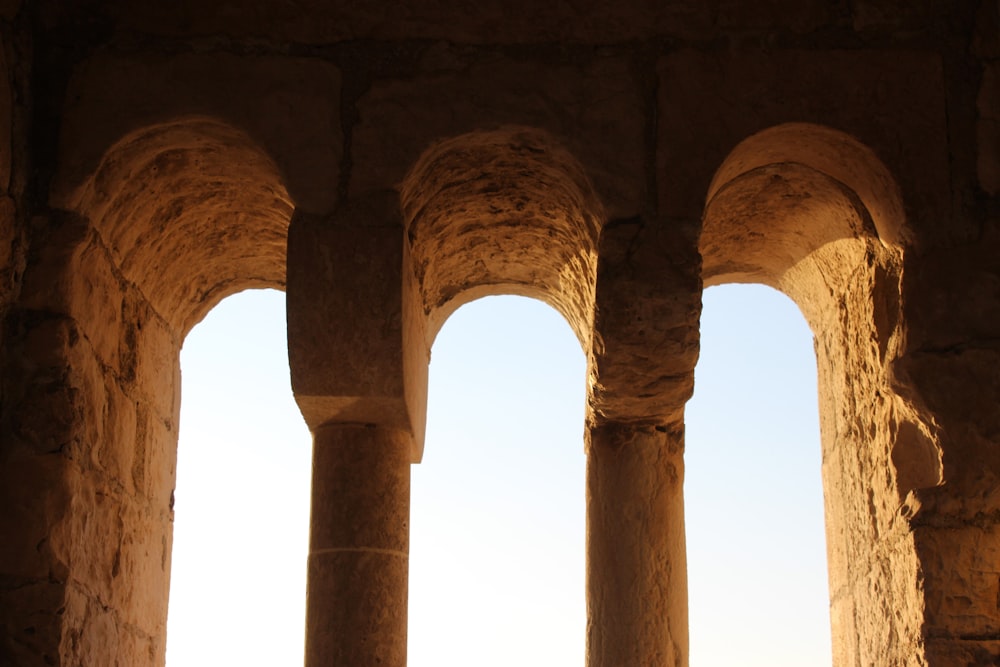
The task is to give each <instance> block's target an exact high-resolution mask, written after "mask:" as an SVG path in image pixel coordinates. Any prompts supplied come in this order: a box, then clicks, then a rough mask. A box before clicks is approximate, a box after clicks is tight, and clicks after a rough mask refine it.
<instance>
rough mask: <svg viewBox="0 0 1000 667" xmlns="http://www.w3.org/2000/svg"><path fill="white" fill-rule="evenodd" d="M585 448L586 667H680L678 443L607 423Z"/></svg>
mask: <svg viewBox="0 0 1000 667" xmlns="http://www.w3.org/2000/svg"><path fill="white" fill-rule="evenodd" d="M589 438H590V442H589V443H588V445H587V516H588V528H587V553H588V559H587V591H588V593H587V617H588V619H589V622H588V624H587V664H588V665H594V666H597V667H611V666H612V665H642V664H646V665H656V666H657V667H659V666H661V665H662V666H663V667H666V666H667V665H686V664H687V661H688V637H687V557H686V554H685V542H684V498H683V486H684V461H683V433H682V432H681V431H678V430H673V429H667V428H664V427H662V426H657V427H653V426H646V425H642V426H634V425H626V424H617V423H608V424H603V425H601V426H598V427H596V428H594V429H592V430H591V432H590V435H589Z"/></svg>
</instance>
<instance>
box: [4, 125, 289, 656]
mask: <svg viewBox="0 0 1000 667" xmlns="http://www.w3.org/2000/svg"><path fill="white" fill-rule="evenodd" d="M56 197H57V198H54V200H53V202H52V203H53V208H52V209H51V213H50V220H49V222H48V230H47V234H48V238H47V249H46V251H45V252H44V253H41V254H39V255H38V256H37V257H36V258H35V259H34V260H33V261H32V262H31V263H30V264H29V266H28V269H27V270H26V273H25V291H24V298H23V300H22V304H23V308H24V311H23V315H22V323H23V324H22V326H23V327H24V328H25V332H24V334H23V338H24V340H25V341H26V343H25V344H26V345H31V346H42V348H43V349H47V350H48V351H49V352H48V353H47V356H46V363H47V364H48V366H46V365H45V364H42V365H36V366H35V367H32V368H25V369H23V370H22V372H23V373H25V374H26V377H25V378H22V380H23V382H24V384H25V386H28V387H32V386H36V387H39V391H38V392H34V393H32V392H27V393H26V394H25V395H23V396H18V397H16V399H15V400H16V401H18V402H19V403H20V405H21V407H20V410H21V411H22V412H23V413H24V414H27V415H30V414H35V413H38V414H44V415H47V420H46V421H45V423H42V422H40V421H38V420H35V422H34V423H29V422H27V421H24V420H22V421H21V422H19V423H17V424H14V425H13V428H12V433H13V437H14V438H15V439H16V440H17V441H18V442H20V443H21V449H20V450H19V451H24V452H34V454H30V455H28V454H25V456H24V458H23V460H21V461H19V463H18V464H17V466H13V467H12V468H11V469H12V470H19V469H20V470H24V471H27V472H25V475H28V478H29V479H34V480H36V481H37V480H38V478H39V476H41V478H43V479H44V480H45V481H44V482H42V483H41V484H42V485H43V486H44V487H45V488H48V489H51V495H50V497H49V499H48V501H47V503H45V504H44V508H35V507H30V506H25V507H23V508H15V509H13V510H12V511H13V512H16V513H19V514H20V515H23V517H22V518H23V520H24V521H25V524H26V525H32V524H37V529H36V530H38V531H40V534H41V535H48V537H47V538H45V539H42V540H40V541H36V543H38V544H40V547H39V549H38V553H37V554H29V555H26V558H27V557H28V556H31V558H32V561H37V563H35V564H34V565H32V568H34V569H38V568H41V571H46V570H47V571H48V572H49V573H51V574H50V575H49V579H48V583H47V584H46V585H47V586H48V588H49V589H51V590H49V592H48V593H47V594H48V595H51V596H53V597H54V598H57V599H59V600H60V604H59V605H56V606H57V607H58V608H59V609H61V610H62V611H60V613H59V614H55V615H53V616H52V617H51V618H45V619H40V620H39V622H38V625H37V627H38V632H39V635H40V636H45V637H46V641H48V642H49V646H58V652H59V655H58V656H55V655H50V656H49V657H51V659H52V660H54V661H56V662H59V664H126V663H128V664H133V663H135V662H136V661H139V662H143V663H144V664H145V663H146V662H147V661H148V663H149V664H162V663H163V654H164V648H165V643H164V638H165V622H166V611H167V592H168V586H169V572H170V567H169V565H170V548H171V540H172V521H173V510H172V505H173V503H172V494H173V488H174V474H175V462H176V445H177V427H178V418H179V407H180V401H179V398H180V397H179V390H180V369H179V351H180V347H181V343H182V341H183V339H184V335H185V334H186V333H187V332H188V330H189V329H190V328H191V327H192V326H193V325H194V324H195V323H196V322H197V321H198V320H199V319H200V318H201V317H202V316H203V315H204V314H205V313H206V312H207V311H208V310H209V309H211V307H212V306H214V305H215V304H216V303H217V302H218V301H220V300H221V299H222V298H224V297H225V296H228V295H229V294H232V293H234V292H236V291H239V290H242V289H246V288H249V287H264V286H267V287H276V288H283V287H284V284H285V244H286V231H287V228H288V225H289V219H290V217H291V213H292V203H291V200H290V197H289V195H288V193H287V191H286V189H285V187H284V185H283V182H282V179H281V177H280V175H279V172H278V170H277V168H276V167H275V164H274V162H273V160H271V159H270V157H269V156H268V154H267V153H266V152H265V151H263V150H262V149H261V148H259V147H258V145H257V144H256V143H255V142H254V141H253V140H252V139H251V138H250V137H249V136H248V135H247V134H246V133H244V132H242V131H241V130H239V129H237V128H235V127H233V126H232V125H228V124H226V123H223V122H220V121H217V120H214V119H212V118H208V117H185V118H178V119H175V120H171V121H165V122H162V123H157V124H153V125H149V126H147V127H144V128H141V129H138V130H135V131H133V132H130V133H128V134H126V135H125V136H123V137H122V138H121V139H119V140H118V141H117V142H115V143H114V144H113V145H112V146H111V147H110V148H109V149H108V150H107V151H106V153H105V154H104V156H103V157H102V159H101V160H100V162H99V164H98V166H97V167H96V168H95V170H94V171H93V172H92V173H91V174H90V175H89V176H88V177H87V178H86V179H83V180H82V181H81V183H80V185H79V187H77V188H75V189H73V190H72V191H70V192H68V193H67V192H63V193H62V194H61V195H57V196H56ZM42 388H44V391H43V390H42ZM47 395H51V396H57V397H58V401H56V402H55V403H53V402H52V400H51V398H47ZM52 454H56V456H54V457H53V456H52ZM33 457H36V458H33ZM37 457H41V458H37ZM26 497H30V496H26ZM26 562H28V561H26ZM51 637H54V638H55V639H54V640H52V641H50V640H49V638H51Z"/></svg>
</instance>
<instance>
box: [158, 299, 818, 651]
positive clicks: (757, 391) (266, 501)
mask: <svg viewBox="0 0 1000 667" xmlns="http://www.w3.org/2000/svg"><path fill="white" fill-rule="evenodd" d="M284 321H285V319H284V295H283V294H282V293H280V292H275V291H270V290H267V291H257V290H255V291H249V292H244V293H240V294H238V295H235V296H232V297H230V298H229V299H226V300H225V301H223V302H222V303H221V304H220V305H219V306H218V307H216V309H215V310H213V311H212V312H211V313H209V315H208V317H207V318H206V319H205V321H204V322H203V323H202V324H200V325H198V326H197V327H196V328H195V329H194V330H193V331H192V332H191V334H190V335H189V337H188V339H187V340H186V341H185V346H184V349H183V351H182V372H183V383H184V384H183V400H182V408H181V409H182V413H181V427H180V438H181V442H180V446H179V463H178V488H177V494H176V497H177V502H176V508H175V509H176V512H177V518H176V525H175V540H174V555H173V581H172V590H171V607H170V618H169V625H168V653H167V660H168V663H167V664H168V666H169V667H193V666H198V665H206V666H207V665H215V664H237V663H238V664H242V665H247V666H248V667H254V666H256V665H259V666H264V665H267V666H268V667H270V666H272V665H294V664H300V663H301V656H302V627H303V624H302V619H303V614H304V586H305V567H304V565H305V554H306V540H307V530H308V527H307V522H308V485H309V457H310V438H309V434H308V431H307V430H306V428H305V426H304V424H303V422H302V419H301V417H300V416H299V413H298V410H297V408H296V407H295V404H294V400H293V399H292V396H291V390H290V387H289V381H288V368H287V356H286V352H285V325H284ZM584 364H585V361H584V356H583V353H582V351H581V350H580V347H579V343H578V342H577V339H576V338H575V336H574V335H573V333H572V331H571V330H570V328H569V326H568V325H567V324H566V322H565V320H564V319H563V318H562V317H561V316H560V315H559V314H558V313H557V312H556V311H554V310H553V309H551V308H550V307H548V306H546V305H545V304H542V303H540V302H538V301H534V300H530V299H525V298H519V297H490V298H486V299H481V300H478V301H475V302H473V303H471V304H467V305H466V306H463V307H462V308H461V309H459V310H458V311H457V312H456V313H455V314H453V315H452V317H451V318H450V319H449V320H448V322H447V323H446V324H445V326H444V328H443V329H442V331H441V333H440V334H439V335H438V338H437V341H436V343H435V346H434V349H433V356H432V365H431V380H430V381H431V386H430V405H429V408H428V433H427V447H426V451H425V457H424V462H423V463H422V464H421V465H419V466H415V467H414V468H413V489H412V493H413V504H412V517H411V562H410V567H411V573H410V621H409V623H410V657H409V665H410V667H430V666H431V665H434V666H435V667H438V666H441V667H458V666H459V665H461V666H462V667H465V666H467V665H470V664H475V665H477V667H478V666H484V667H489V666H490V665H500V664H503V665H508V664H520V665H525V666H526V667H532V666H534V665H539V666H540V665H546V666H549V665H566V666H567V667H569V666H574V665H582V664H583V653H584V628H585V618H584V614H585V609H584V589H583V585H584V578H583V567H584V495H583V493H584V488H583V485H584V472H583V471H584V454H583V415H584V400H585V393H584V387H585V385H584V377H585V375H584V373H585V367H584ZM815 392H816V373H815V358H814V357H813V353H812V346H811V335H810V334H809V331H808V328H807V327H806V325H805V323H804V321H803V319H802V317H801V315H799V313H798V311H797V309H796V307H795V306H794V304H792V303H791V301H789V300H788V299H787V298H785V297H784V296H783V295H781V294H779V293H777V292H775V291H774V290H770V289H769V288H765V287H761V286H742V285H741V286H723V287H717V288H710V289H709V290H707V291H706V294H705V310H704V313H703V319H702V360H701V363H700V364H699V367H698V370H697V374H696V395H695V398H694V399H692V401H691V403H689V405H688V410H687V454H686V459H687V482H686V489H685V491H686V496H687V497H686V505H687V508H686V511H687V531H688V552H689V555H688V563H689V564H688V567H689V573H690V588H691V600H690V607H691V635H692V661H691V665H692V667H722V666H723V665H724V666H726V667H729V665H734V664H738V665H743V666H754V665H769V666H771V665H803V664H810V665H821V664H830V659H829V621H828V616H825V613H826V605H827V595H828V594H827V591H826V585H825V583H826V578H825V577H826V574H825V552H824V547H823V524H822V495H821V490H820V476H819V468H818V466H819V431H818V425H817V424H816V412H817V409H816V395H815ZM198 486H200V487H201V488H200V489H199V488H196V487H198ZM213 506H214V507H213ZM269 521H270V522H271V523H268V522H269ZM762 545H764V546H767V549H764V548H762ZM769 626H770V627H769ZM779 642H780V646H779ZM239 651H243V653H240V652H239Z"/></svg>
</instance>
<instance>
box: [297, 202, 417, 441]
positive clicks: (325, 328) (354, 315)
mask: <svg viewBox="0 0 1000 667" xmlns="http://www.w3.org/2000/svg"><path fill="white" fill-rule="evenodd" d="M366 212H367V213H371V214H372V215H378V213H377V212H376V211H371V210H368V211H358V210H356V211H355V212H354V213H351V214H348V217H349V218H350V219H348V220H342V222H344V224H338V223H337V222H336V221H334V220H320V219H306V218H297V219H296V220H295V221H294V222H293V223H292V227H291V229H290V231H289V263H288V297H287V298H288V301H287V304H288V305H287V308H288V358H289V363H290V366H291V374H292V390H293V392H294V393H295V398H296V401H298V403H299V407H300V409H301V410H302V412H303V416H304V417H305V419H306V422H307V423H308V424H309V427H310V428H311V429H315V428H316V427H317V426H319V425H321V424H323V423H327V422H345V423H349V422H355V423H371V424H378V425H382V426H392V427H396V428H403V429H405V430H409V429H410V423H409V416H408V413H407V408H406V401H405V388H404V380H403V378H404V369H403V358H404V352H403V350H404V341H403V310H402V309H403V303H402V290H403V278H402V271H403V228H402V226H401V225H399V224H392V222H394V221H393V220H391V219H390V220H388V221H386V220H385V219H384V218H383V219H382V222H381V225H380V226H360V225H356V224H351V222H352V220H353V219H354V217H355V215H357V216H359V219H361V220H364V219H368V218H367V216H366ZM396 215H397V216H398V213H397V214H396ZM368 220H369V222H370V221H371V220H370V219H368ZM386 222H388V223H389V224H386ZM395 222H397V223H398V217H397V218H396V220H395Z"/></svg>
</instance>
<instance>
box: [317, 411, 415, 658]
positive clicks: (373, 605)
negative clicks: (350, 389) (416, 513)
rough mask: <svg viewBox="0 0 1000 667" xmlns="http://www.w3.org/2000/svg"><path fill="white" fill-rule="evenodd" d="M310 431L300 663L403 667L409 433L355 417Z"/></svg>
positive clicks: (407, 557) (408, 508) (408, 501)
mask: <svg viewBox="0 0 1000 667" xmlns="http://www.w3.org/2000/svg"><path fill="white" fill-rule="evenodd" d="M313 438H314V439H313V481H312V516H311V520H310V538H309V591H308V596H307V602H306V662H305V664H306V666H307V667H329V666H333V665H338V666H341V665H342V666H344V667H367V666H373V667H374V666H375V665H383V666H385V667H404V665H406V609H407V573H408V564H409V541H410V530H409V522H410V453H411V446H412V445H411V438H410V436H409V434H408V433H405V432H403V431H400V430H398V429H391V428H384V427H377V426H365V425H356V424H331V425H328V426H321V427H319V428H317V429H316V430H315V431H314V433H313Z"/></svg>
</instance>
